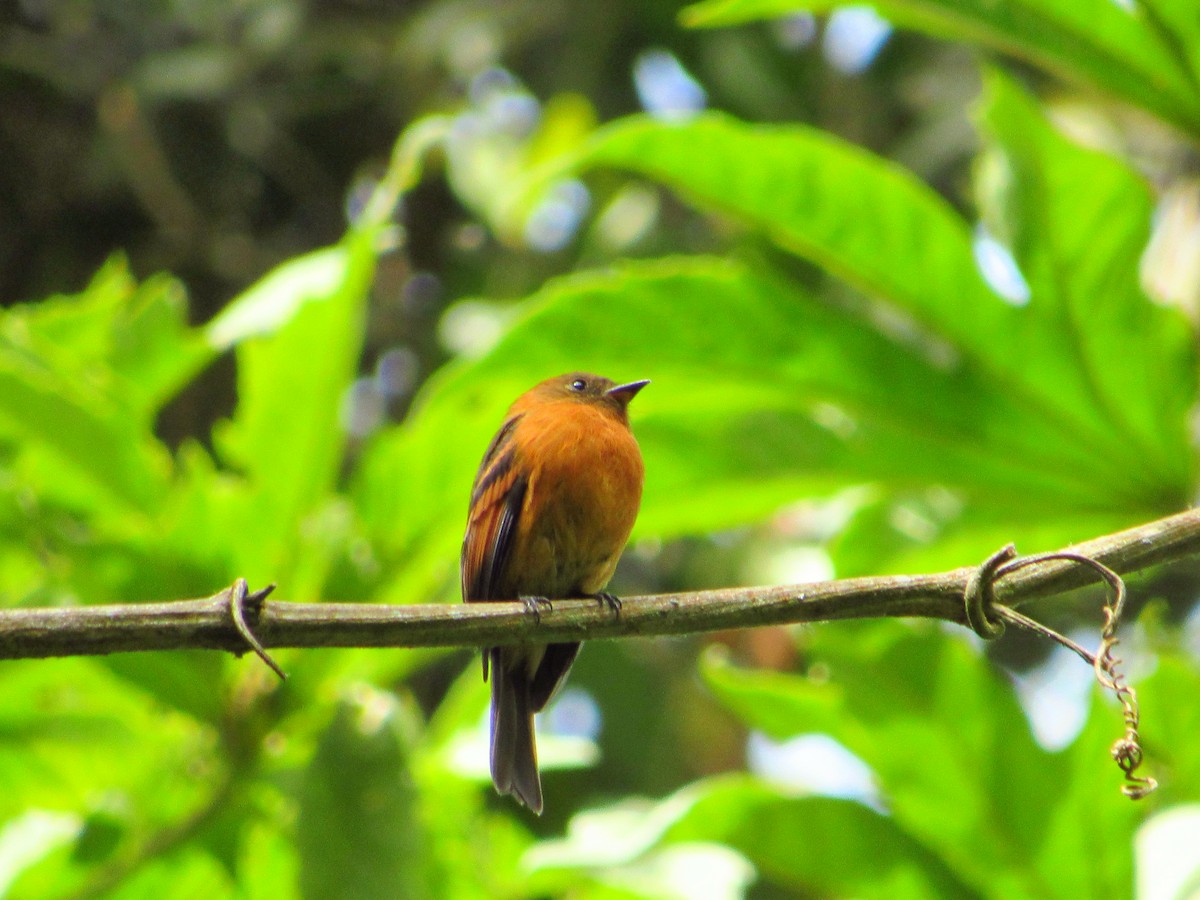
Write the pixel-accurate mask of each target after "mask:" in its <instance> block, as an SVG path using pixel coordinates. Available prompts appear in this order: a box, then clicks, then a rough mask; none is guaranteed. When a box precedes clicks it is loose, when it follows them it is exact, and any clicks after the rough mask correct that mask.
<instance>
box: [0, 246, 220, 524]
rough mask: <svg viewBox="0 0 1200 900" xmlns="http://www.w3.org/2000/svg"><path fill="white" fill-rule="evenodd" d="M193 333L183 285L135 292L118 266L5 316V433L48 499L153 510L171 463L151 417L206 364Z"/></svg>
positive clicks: (1, 382) (0, 368)
mask: <svg viewBox="0 0 1200 900" xmlns="http://www.w3.org/2000/svg"><path fill="white" fill-rule="evenodd" d="M209 355H210V354H209V352H208V351H207V350H206V348H204V347H203V346H202V345H201V343H200V341H199V339H198V338H197V337H196V336H195V335H194V334H193V333H191V332H190V331H189V329H188V328H187V322H186V312H185V309H184V297H183V292H182V290H181V288H180V287H179V285H178V283H177V282H175V281H173V280H171V279H167V278H157V279H152V280H151V281H148V282H146V283H145V284H143V285H142V286H140V287H139V286H138V285H137V284H136V283H135V282H134V281H133V280H132V278H130V276H129V274H128V272H127V271H126V268H125V266H124V264H123V263H121V262H120V261H118V260H114V261H112V262H110V263H109V264H108V265H106V266H105V267H103V268H102V269H101V270H100V271H99V272H98V273H97V275H96V277H95V278H94V279H93V281H92V283H91V284H90V285H89V286H88V287H87V288H86V289H85V290H84V291H83V292H82V293H80V294H78V295H74V296H62V297H52V298H50V299H48V300H45V301H42V302H41V303H38V304H31V305H28V306H17V307H13V308H11V309H9V310H6V311H5V312H4V313H3V316H2V317H0V435H2V436H4V437H6V438H8V439H9V440H11V441H15V442H16V443H17V445H18V446H19V448H20V452H19V454H18V456H17V458H16V460H15V461H14V463H13V468H14V469H15V470H16V471H17V472H18V473H19V477H20V479H21V480H22V481H23V482H24V483H26V484H28V485H30V486H32V487H33V488H34V489H35V490H36V491H37V493H38V494H39V496H40V497H42V498H43V499H44V500H51V499H54V500H58V501H60V502H64V503H66V504H68V505H71V506H73V507H75V508H81V509H91V510H93V511H97V512H104V513H116V514H120V513H122V512H129V511H140V512H149V511H151V510H153V509H154V508H155V506H156V504H157V503H158V502H159V501H160V499H161V497H162V495H163V493H164V491H165V489H166V483H167V481H166V480H167V475H168V473H169V459H168V457H167V454H166V452H165V450H164V448H162V447H161V446H160V445H159V443H158V442H157V441H156V440H155V439H154V436H153V433H152V428H153V424H154V421H153V420H154V414H155V413H156V412H157V411H158V409H159V408H161V406H162V404H163V403H164V402H165V401H166V400H167V399H169V398H170V397H171V396H172V395H173V394H174V392H175V391H177V390H178V389H179V387H180V386H182V384H183V383H184V382H186V380H187V379H188V378H190V377H191V376H192V375H193V374H195V372H196V371H197V370H198V369H199V368H200V366H201V365H203V363H204V362H206V361H207V359H208V358H209Z"/></svg>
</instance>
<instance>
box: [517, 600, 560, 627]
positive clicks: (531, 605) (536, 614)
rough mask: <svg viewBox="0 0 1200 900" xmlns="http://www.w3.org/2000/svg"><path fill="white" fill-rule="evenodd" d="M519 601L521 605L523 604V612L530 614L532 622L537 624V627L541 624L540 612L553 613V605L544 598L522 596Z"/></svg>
mask: <svg viewBox="0 0 1200 900" xmlns="http://www.w3.org/2000/svg"><path fill="white" fill-rule="evenodd" d="M519 599H520V601H521V602H522V603H524V604H525V611H526V612H528V613H530V614H532V616H533V621H535V622H537V623H538V624H539V625H541V624H542V610H543V609H544V610H545V611H546V612H553V611H554V604H553V603H551V602H550V601H549V600H547V599H546V598H545V597H526V596H522V597H520V598H519Z"/></svg>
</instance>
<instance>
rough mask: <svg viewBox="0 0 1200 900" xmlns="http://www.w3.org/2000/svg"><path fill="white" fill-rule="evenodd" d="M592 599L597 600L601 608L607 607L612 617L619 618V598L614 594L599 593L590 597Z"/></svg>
mask: <svg viewBox="0 0 1200 900" xmlns="http://www.w3.org/2000/svg"><path fill="white" fill-rule="evenodd" d="M590 596H591V597H592V598H593V599H595V600H599V601H600V605H601V606H607V607H608V608H609V609H611V610H612V612H613V615H614V616H617V617H618V618H620V616H621V598H620V597H618V596H617V595H616V594H610V593H609V592H608V591H600V592H598V593H595V594H591V595H590Z"/></svg>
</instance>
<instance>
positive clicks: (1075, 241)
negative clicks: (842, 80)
mask: <svg viewBox="0 0 1200 900" xmlns="http://www.w3.org/2000/svg"><path fill="white" fill-rule="evenodd" d="M991 83H992V85H993V90H992V92H991V93H990V94H989V97H990V101H989V109H993V108H994V109H996V110H997V111H996V112H995V113H994V114H992V113H988V114H987V116H988V119H989V121H990V120H991V119H992V118H1005V119H1006V120H1007V121H1010V122H1011V126H1012V127H1010V128H1006V129H1005V130H1004V132H1003V134H1002V135H1000V139H999V140H998V142H997V146H998V152H1003V153H1004V154H1006V158H1007V157H1013V158H1017V159H1020V160H1023V161H1024V162H1025V163H1026V164H1025V166H1024V167H1023V168H1021V169H1019V170H1015V171H1012V172H1011V173H1010V176H1009V182H1008V187H1009V189H1010V194H1012V195H1016V196H1018V197H1020V198H1022V199H1023V200H1025V201H1026V202H1025V204H1024V205H1023V206H1022V207H1021V208H1019V209H1016V210H1014V211H1013V216H1015V217H1017V218H1019V219H1020V225H1019V226H1018V225H1017V224H1015V223H1013V222H1012V221H1009V223H1008V224H1009V233H1016V231H1017V229H1018V227H1019V228H1022V229H1024V230H1023V231H1021V232H1020V234H1023V235H1033V234H1035V233H1036V234H1037V235H1039V236H1041V239H1042V240H1043V241H1044V243H1045V244H1048V245H1054V246H1060V247H1061V248H1062V249H1061V251H1060V252H1058V253H1057V254H1055V253H1044V254H1043V256H1042V257H1041V258H1040V261H1042V262H1043V263H1044V264H1043V265H1040V266H1038V267H1037V268H1036V270H1035V271H1033V272H1031V273H1029V280H1030V282H1031V287H1032V289H1033V295H1032V299H1031V300H1030V302H1029V303H1028V305H1026V306H1024V307H1018V306H1015V305H1013V304H1011V303H1007V302H1005V301H1004V300H1002V299H1001V298H1000V297H999V296H998V295H997V294H995V293H994V292H993V291H992V290H991V289H990V288H988V286H987V285H986V284H985V283H984V281H983V278H982V276H981V275H980V273H979V269H978V266H977V265H976V263H975V260H974V256H973V249H972V239H971V228H970V226H969V225H968V223H967V222H966V221H964V220H963V219H962V217H961V216H960V215H959V214H958V213H956V212H955V211H954V210H952V209H951V208H950V207H949V206H948V205H947V204H946V203H945V202H944V201H942V200H941V199H940V198H938V197H937V195H936V194H934V192H933V191H932V190H931V189H930V188H928V187H927V186H925V185H924V184H922V183H920V182H919V181H917V180H916V179H915V178H914V177H913V176H911V175H909V174H908V173H906V172H904V171H903V170H901V169H899V168H898V167H896V166H894V165H892V164H890V163H887V162H885V161H883V160H880V159H878V158H876V157H873V156H871V155H870V154H868V153H866V152H864V151H862V150H859V149H857V148H855V147H852V146H850V145H847V144H845V143H843V142H841V141H838V140H837V139H835V138H832V137H830V136H828V135H825V134H823V133H820V132H816V131H813V130H811V129H805V128H802V127H796V126H782V127H762V126H748V125H744V124H741V123H738V122H736V121H734V120H731V119H729V118H727V117H723V116H718V115H710V116H703V117H700V118H698V119H695V120H692V121H689V122H686V123H674V124H671V123H662V122H657V121H654V120H651V119H647V118H641V117H635V118H632V119H629V120H625V121H623V122H619V123H616V124H614V125H612V126H610V127H609V128H607V129H604V130H603V131H601V132H600V133H599V134H598V136H597V139H596V141H595V142H594V144H593V145H592V147H591V149H590V150H589V151H587V153H586V154H585V157H584V158H585V160H586V162H587V163H588V164H591V165H596V164H603V165H609V166H618V167H620V168H623V169H628V170H632V171H636V172H639V173H641V174H645V175H647V176H650V177H652V178H654V179H656V180H659V181H662V182H663V183H665V184H667V185H669V186H671V187H673V188H675V189H677V190H679V191H680V192H681V193H682V194H684V195H685V196H686V197H688V198H690V199H691V200H692V201H693V202H695V203H697V204H698V205H700V206H702V207H704V208H710V209H713V210H716V211H720V212H724V213H727V214H731V215H734V216H736V217H738V218H739V219H741V220H742V221H744V222H745V223H746V224H748V225H749V226H750V227H752V228H754V229H757V230H760V231H762V232H763V233H765V234H767V235H769V236H770V237H772V238H773V239H774V240H776V241H777V242H778V243H779V244H780V245H781V246H782V247H784V248H785V249H788V250H791V251H794V252H796V253H799V254H800V255H803V256H806V257H808V258H810V259H812V260H814V261H815V262H817V263H819V264H820V265H822V266H824V267H825V268H827V269H828V270H829V271H830V272H832V273H833V274H835V275H837V276H838V277H840V278H842V279H844V280H845V281H847V282H848V283H850V284H851V285H853V286H855V287H857V288H859V289H860V290H862V291H864V292H865V293H867V294H868V295H869V296H873V297H878V298H880V299H883V300H885V301H886V302H888V303H890V304H893V305H894V306H896V307H899V308H901V309H902V310H904V312H905V313H907V314H909V315H911V316H913V317H914V318H915V319H916V320H917V321H918V322H919V323H920V324H921V325H922V326H924V327H925V328H927V329H929V331H930V332H932V334H933V335H935V336H936V338H937V339H939V340H942V341H945V342H948V344H949V346H950V348H951V350H952V352H953V353H954V357H953V358H954V360H955V362H954V363H952V364H951V365H952V367H953V368H955V369H956V370H957V371H958V372H960V373H962V374H963V377H972V376H974V377H979V378H980V379H982V380H984V381H985V382H987V383H988V384H990V385H991V386H992V387H993V388H994V389H995V390H998V391H1004V392H1005V393H1006V394H1008V395H1009V396H1010V397H1011V399H1012V402H1014V403H1015V404H1017V405H1019V406H1020V408H1021V409H1022V410H1023V411H1024V413H1025V423H1024V424H1023V425H1022V428H1023V429H1026V428H1028V427H1029V424H1030V423H1031V422H1033V421H1036V420H1041V426H1040V427H1039V429H1038V437H1036V438H1034V440H1039V441H1049V442H1050V443H1052V444H1056V445H1064V446H1065V445H1070V446H1074V447H1075V448H1077V450H1078V451H1079V452H1080V453H1081V454H1083V455H1085V456H1086V457H1087V463H1085V464H1084V466H1081V469H1080V474H1081V475H1084V476H1087V475H1088V474H1090V475H1091V476H1092V477H1095V478H1096V482H1097V490H1098V493H1097V499H1098V500H1099V499H1100V498H1101V497H1102V495H1104V494H1106V493H1107V494H1108V495H1109V497H1110V498H1112V500H1111V501H1109V502H1112V501H1116V502H1117V503H1119V504H1122V505H1125V506H1128V507H1131V508H1137V507H1140V508H1142V509H1157V510H1160V511H1161V510H1165V509H1172V508H1178V507H1179V506H1181V505H1183V503H1184V502H1186V497H1187V496H1188V495H1189V491H1190V484H1191V477H1192V469H1193V466H1192V461H1191V454H1190V453H1189V452H1187V446H1188V443H1187V441H1188V431H1187V424H1186V409H1187V408H1188V407H1189V405H1190V404H1191V402H1192V400H1193V398H1194V395H1195V374H1194V354H1193V351H1192V348H1191V346H1190V342H1189V336H1188V329H1187V327H1186V323H1185V322H1184V321H1183V319H1182V317H1181V316H1179V315H1177V314H1175V313H1173V312H1172V311H1170V310H1167V309H1163V308H1160V307H1157V306H1155V305H1154V304H1152V303H1151V302H1150V301H1149V300H1148V299H1147V298H1146V297H1145V296H1144V295H1143V294H1142V293H1141V291H1140V290H1139V289H1138V288H1137V284H1136V274H1137V258H1138V255H1139V254H1140V253H1141V251H1142V250H1143V249H1144V246H1145V242H1146V240H1147V237H1148V227H1149V213H1148V208H1147V204H1148V193H1147V190H1146V187H1145V185H1144V183H1142V181H1141V180H1140V179H1138V178H1137V177H1136V176H1135V175H1134V174H1133V173H1132V172H1130V171H1129V170H1128V169H1126V168H1125V167H1124V166H1122V165H1121V164H1119V163H1118V162H1117V161H1116V160H1113V159H1110V158H1107V157H1104V156H1102V155H1100V154H1097V153H1092V152H1087V151H1084V150H1081V149H1079V148H1077V147H1074V146H1072V145H1070V144H1069V143H1068V142H1066V141H1065V140H1063V139H1062V138H1061V137H1058V136H1057V135H1056V134H1054V132H1053V131H1052V129H1050V127H1049V125H1048V124H1047V123H1046V122H1045V121H1044V119H1042V117H1041V116H1040V115H1039V114H1037V113H1036V111H1035V110H1033V109H1032V107H1031V106H1030V104H1028V103H1024V104H1022V103H1020V102H1019V101H1018V100H1017V99H1016V98H1017V97H1019V95H1018V94H1017V93H1016V92H1015V89H1012V88H1009V87H1007V86H1005V85H1004V82H1002V81H1001V80H1000V79H999V78H998V77H995V78H993V80H992V82H991ZM1001 110H1002V111H1001ZM1068 172H1070V173H1076V174H1074V175H1073V177H1072V178H1071V179H1067V178H1066V177H1065V176H1066V173H1068ZM1083 186H1086V187H1087V190H1086V191H1082V190H1081V188H1082V187H1083ZM1102 216H1107V217H1108V218H1106V219H1105V220H1104V221H1105V226H1104V227H1100V223H1099V222H1098V221H1097V220H1098V219H1100V218H1101V217H1102ZM992 218H995V217H994V216H993V217H992ZM1038 229H1043V230H1038ZM1044 229H1052V232H1051V234H1044ZM1030 243H1032V242H1030ZM1026 246H1027V245H1026V244H1022V245H1021V247H1019V248H1018V250H1019V251H1022V250H1024V249H1025V248H1026ZM1085 251H1088V252H1085ZM1089 252H1090V255H1089ZM1018 256H1019V258H1020V259H1021V260H1022V262H1024V261H1025V258H1026V254H1025V253H1023V252H1019V253H1018ZM1030 262H1031V264H1032V263H1033V262H1034V260H1030ZM1085 322H1086V329H1084V323H1085ZM1084 330H1086V332H1087V335H1086V337H1083V336H1081V334H1080V332H1081V331H1084ZM930 402H931V405H935V406H936V405H937V404H938V402H939V401H938V399H937V398H936V397H934V396H932V395H931V397H930ZM1059 452H1062V449H1061V447H1060V448H1059ZM1148 454H1150V455H1151V456H1152V458H1153V459H1154V464H1153V465H1150V466H1147V465H1146V457H1147V455H1148ZM1088 469H1090V470H1091V471H1090V473H1089V472H1088V471H1087V470H1088Z"/></svg>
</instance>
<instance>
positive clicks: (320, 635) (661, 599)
mask: <svg viewBox="0 0 1200 900" xmlns="http://www.w3.org/2000/svg"><path fill="white" fill-rule="evenodd" d="M1069 549H1070V550H1071V551H1072V552H1075V553H1078V554H1082V555H1086V556H1089V557H1091V558H1092V559H1094V560H1096V561H1098V562H1101V563H1103V564H1104V565H1106V566H1108V567H1109V568H1111V569H1113V570H1114V571H1116V572H1118V573H1128V572H1134V571H1138V570H1140V569H1145V568H1148V567H1150V566H1153V565H1155V564H1158V563H1164V562H1171V561H1175V560H1180V559H1183V558H1185V557H1188V556H1192V555H1194V554H1197V553H1200V510H1189V511H1188V512H1184V513H1180V514H1178V515H1175V516H1170V517H1168V518H1165V519H1160V520H1158V521H1156V522H1151V523H1149V524H1146V525H1141V526H1138V527H1136V528H1131V529H1129V530H1127V531H1121V532H1118V533H1116V534H1111V535H1106V536H1104V537H1099V538H1095V539H1094V540H1090V541H1085V542H1083V543H1081V544H1076V545H1074V546H1072V547H1071V548H1069ZM977 571H978V569H977V568H976V567H972V568H962V569H954V570H952V571H949V572H942V573H939V574H935V575H911V576H909V575H896V576H890V577H882V578H848V579H843V580H840V581H826V582H817V583H813V584H803V585H794V586H787V587H755V588H729V589H721V590H712V591H696V592H689V593H681V594H656V595H652V596H645V597H627V598H625V600H624V605H623V606H622V608H621V612H620V615H619V616H614V615H613V614H612V612H611V611H610V610H609V609H608V608H607V607H605V606H603V605H602V604H598V603H595V602H593V601H585V600H578V601H576V600H568V601H556V602H555V603H554V606H553V609H552V610H547V611H545V612H542V613H541V615H540V617H538V618H537V619H535V617H534V616H531V615H530V614H529V612H528V610H527V609H526V608H525V606H524V605H523V604H521V603H516V602H514V603H477V604H462V603H456V604H411V605H397V606H383V605H375V604H363V603H289V602H278V601H274V602H270V603H266V602H263V599H262V598H263V597H265V595H266V593H267V591H260V592H258V593H257V594H254V595H251V596H250V597H245V593H244V592H245V588H244V586H242V587H241V593H240V594H239V591H238V585H235V586H234V587H230V588H227V589H225V590H224V591H221V592H220V593H218V594H214V595H213V596H211V597H207V598H204V599H201V600H181V601H177V602H172V603H137V604H121V605H111V606H83V607H69V608H68V607H63V608H53V609H10V610H3V611H0V659H37V658H45V657H53V656H89V655H98V654H106V653H124V652H131V651H145V650H181V649H197V648H205V649H213V650H228V651H230V652H232V653H237V654H241V653H244V652H246V650H248V649H251V648H250V647H249V646H248V644H247V637H246V632H245V629H242V628H239V621H238V620H239V619H240V618H242V617H243V616H244V624H245V625H246V626H248V627H249V628H250V629H252V630H253V633H254V635H256V636H257V638H258V640H259V641H261V643H262V645H263V646H266V647H488V646H497V645H502V644H516V643H522V642H538V643H544V642H550V641H577V640H595V639H597V638H615V637H627V636H632V635H645V636H649V635H668V634H692V633H696V632H704V631H718V630H724V629H730V628H749V627H755V626H759V625H777V624H784V623H800V622H826V621H835V620H838V619H865V618H884V617H893V616H916V617H922V618H935V619H944V620H947V621H950V622H957V623H959V624H965V623H966V613H965V611H964V602H963V594H964V590H965V589H966V587H967V584H968V580H969V579H970V578H971V576H972V575H973V574H975V573H976V572H977ZM1098 580H1099V576H1098V574H1097V573H1096V571H1095V570H1094V569H1092V568H1091V567H1088V566H1084V565H1080V564H1078V563H1076V562H1071V561H1065V560H1050V561H1043V562H1035V563H1032V564H1030V565H1028V566H1025V567H1023V568H1021V569H1019V570H1017V571H1013V572H1011V573H1009V574H1004V575H1003V576H1002V577H1000V578H999V580H998V581H997V582H996V584H995V588H994V595H995V599H996V600H997V601H998V602H1001V603H1004V604H1006V605H1008V606H1015V605H1019V604H1020V603H1023V602H1026V601H1028V600H1032V599H1034V598H1037V597H1043V596H1047V595H1051V594H1059V593H1063V592H1064V591H1068V590H1071V589H1073V588H1078V587H1082V586H1084V585H1087V584H1091V583H1094V582H1096V581H1098ZM242 584H243V585H244V583H242ZM235 598H239V599H238V601H237V602H234V599H235ZM243 599H244V601H245V602H244V603H243V602H242V600H243Z"/></svg>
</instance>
